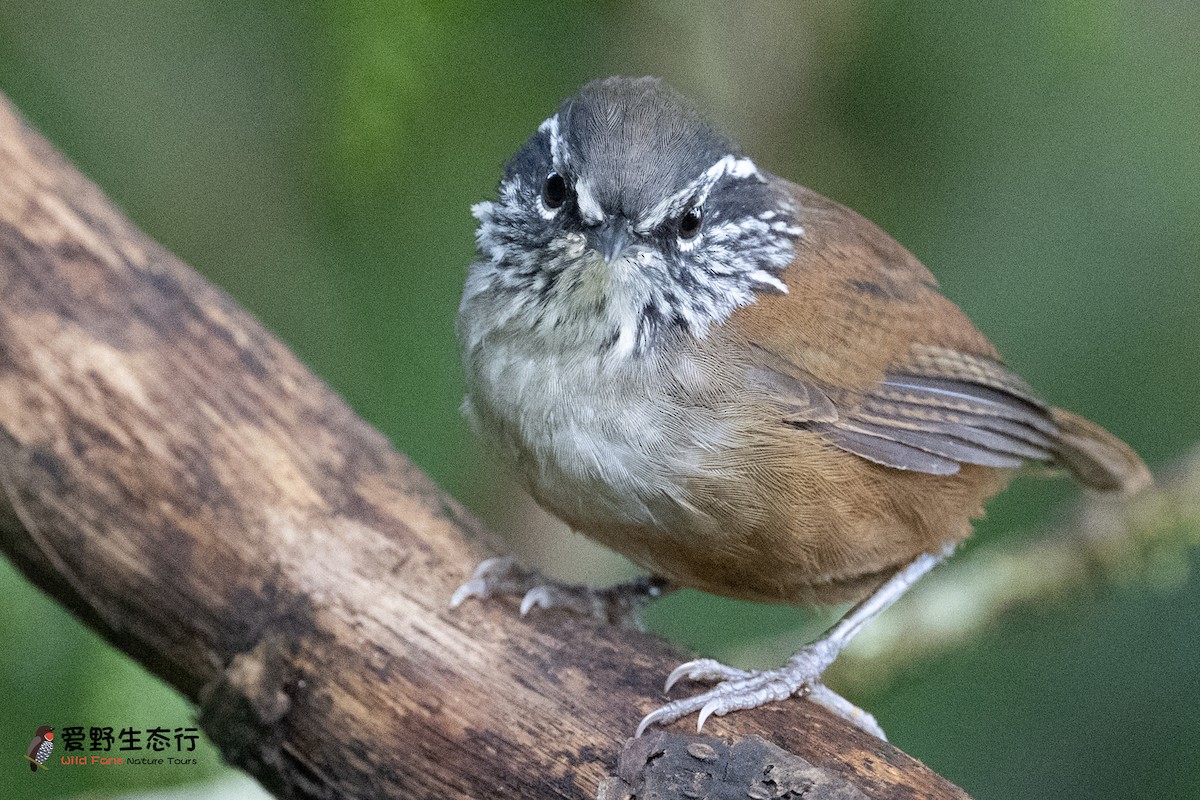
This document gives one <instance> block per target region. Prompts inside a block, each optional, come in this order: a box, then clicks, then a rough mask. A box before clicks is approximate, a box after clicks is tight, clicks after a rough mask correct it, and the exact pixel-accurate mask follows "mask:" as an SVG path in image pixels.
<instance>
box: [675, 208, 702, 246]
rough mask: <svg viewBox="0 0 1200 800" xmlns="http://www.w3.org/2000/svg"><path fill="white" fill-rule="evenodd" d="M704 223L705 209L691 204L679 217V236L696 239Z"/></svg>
mask: <svg viewBox="0 0 1200 800" xmlns="http://www.w3.org/2000/svg"><path fill="white" fill-rule="evenodd" d="M703 224H704V209H703V208H701V207H700V206H691V207H689V208H688V210H687V211H685V212H683V216H682V217H680V218H679V236H680V237H681V238H683V239H695V238H696V236H697V234H699V233H700V226H701V225H703Z"/></svg>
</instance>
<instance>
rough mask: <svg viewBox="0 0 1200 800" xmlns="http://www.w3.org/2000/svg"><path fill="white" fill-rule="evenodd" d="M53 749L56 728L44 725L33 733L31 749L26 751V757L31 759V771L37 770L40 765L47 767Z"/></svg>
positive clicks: (43, 767)
mask: <svg viewBox="0 0 1200 800" xmlns="http://www.w3.org/2000/svg"><path fill="white" fill-rule="evenodd" d="M53 751H54V728H51V727H50V726H49V725H43V726H41V727H40V728H38V729H37V731H36V732H35V733H34V734H33V741H31V742H30V743H29V749H28V750H27V751H26V752H25V758H26V759H28V760H29V769H30V771H31V772H37V771H38V767H41V768H42V769H47V767H46V760H47V759H48V758H50V753H52V752H53Z"/></svg>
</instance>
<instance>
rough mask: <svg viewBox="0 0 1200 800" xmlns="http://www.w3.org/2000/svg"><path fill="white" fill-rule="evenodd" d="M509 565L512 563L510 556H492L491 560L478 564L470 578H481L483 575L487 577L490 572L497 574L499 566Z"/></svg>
mask: <svg viewBox="0 0 1200 800" xmlns="http://www.w3.org/2000/svg"><path fill="white" fill-rule="evenodd" d="M511 563H512V556H492V557H491V558H485V559H484V560H483V561H480V562H479V566H477V567H476V568H475V571H474V572H472V573H471V578H472V579H475V578H482V577H483V576H484V575H487V574H488V573H489V572H492V571H497V572H498V571H499V569H498V568H499V567H500V566H501V565H503V566H505V567H507V566H508V565H509V564H511ZM468 583H469V581H468Z"/></svg>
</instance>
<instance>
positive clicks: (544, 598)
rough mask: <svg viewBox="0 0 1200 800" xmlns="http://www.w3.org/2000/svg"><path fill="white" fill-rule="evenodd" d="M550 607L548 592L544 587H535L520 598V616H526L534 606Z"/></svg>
mask: <svg viewBox="0 0 1200 800" xmlns="http://www.w3.org/2000/svg"><path fill="white" fill-rule="evenodd" d="M550 605H551V600H550V592H549V591H548V590H547V589H546V587H545V586H535V587H533V588H532V589H530V590H529V591H528V592H526V593H525V596H524V597H522V598H521V616H522V617H523V616H525V615H526V614H528V613H529V611H530V609H532V608H533V607H534V606H541V607H542V608H549V607H550Z"/></svg>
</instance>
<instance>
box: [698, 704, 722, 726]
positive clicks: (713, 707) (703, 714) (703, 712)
mask: <svg viewBox="0 0 1200 800" xmlns="http://www.w3.org/2000/svg"><path fill="white" fill-rule="evenodd" d="M720 707H721V701H720V700H718V699H715V698H714V699H712V700H709V701H708V702H707V703H705V704H704V708H702V709H700V717H699V719H697V720H696V733H700V732H701V731H702V730H704V723H705V722H706V721H707V720H708V718H709V717H711V716H712V715H713V714H714V713H717V715H718V716H720V714H719V713H718V709H720Z"/></svg>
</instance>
